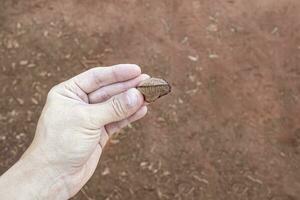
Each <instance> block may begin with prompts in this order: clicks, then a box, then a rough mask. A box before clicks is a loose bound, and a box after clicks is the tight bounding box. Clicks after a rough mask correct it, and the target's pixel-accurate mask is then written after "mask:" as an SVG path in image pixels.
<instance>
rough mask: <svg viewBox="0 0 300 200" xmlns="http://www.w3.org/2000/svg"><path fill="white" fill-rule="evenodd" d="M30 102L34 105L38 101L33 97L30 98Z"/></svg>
mask: <svg viewBox="0 0 300 200" xmlns="http://www.w3.org/2000/svg"><path fill="white" fill-rule="evenodd" d="M31 102H32V103H33V104H35V105H38V104H39V102H38V100H36V99H35V98H33V97H32V98H31Z"/></svg>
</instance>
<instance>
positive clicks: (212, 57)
mask: <svg viewBox="0 0 300 200" xmlns="http://www.w3.org/2000/svg"><path fill="white" fill-rule="evenodd" d="M208 57H209V58H210V59H216V58H219V55H217V54H209V56H208Z"/></svg>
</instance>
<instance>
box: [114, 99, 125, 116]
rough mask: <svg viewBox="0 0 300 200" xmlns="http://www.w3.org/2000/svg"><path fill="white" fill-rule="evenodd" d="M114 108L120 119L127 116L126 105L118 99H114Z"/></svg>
mask: <svg viewBox="0 0 300 200" xmlns="http://www.w3.org/2000/svg"><path fill="white" fill-rule="evenodd" d="M112 107H113V109H114V113H115V114H116V116H117V117H118V118H123V117H124V116H126V108H125V106H124V104H123V103H122V102H121V101H120V99H118V98H113V99H112Z"/></svg>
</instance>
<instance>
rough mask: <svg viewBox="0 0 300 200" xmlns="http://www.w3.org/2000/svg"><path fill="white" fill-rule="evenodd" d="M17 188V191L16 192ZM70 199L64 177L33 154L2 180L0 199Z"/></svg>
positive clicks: (0, 180) (27, 155) (12, 168)
mask: <svg viewBox="0 0 300 200" xmlns="http://www.w3.org/2000/svg"><path fill="white" fill-rule="evenodd" d="M16 188H17V190H16ZM4 197H7V198H5V199H68V198H69V196H68V191H67V189H66V187H65V183H64V181H63V177H62V176H60V175H59V174H58V173H56V172H55V170H54V169H53V168H52V167H51V166H49V165H48V164H47V163H44V162H43V161H40V160H39V159H38V158H37V157H35V156H33V155H32V154H26V155H25V156H23V157H22V158H21V159H20V160H19V161H18V162H17V163H16V164H15V165H14V166H13V167H11V168H10V169H9V170H8V171H7V172H6V173H5V174H4V175H2V176H1V179H0V198H1V199H2V198H4Z"/></svg>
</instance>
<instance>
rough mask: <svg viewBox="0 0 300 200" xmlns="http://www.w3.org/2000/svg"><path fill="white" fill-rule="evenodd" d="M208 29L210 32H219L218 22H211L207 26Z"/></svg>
mask: <svg viewBox="0 0 300 200" xmlns="http://www.w3.org/2000/svg"><path fill="white" fill-rule="evenodd" d="M206 30H207V31H209V32H217V31H218V25H216V24H210V25H209V26H208V27H207V28H206Z"/></svg>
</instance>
